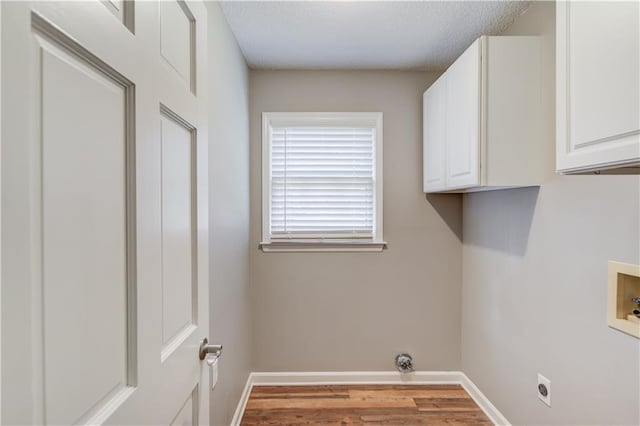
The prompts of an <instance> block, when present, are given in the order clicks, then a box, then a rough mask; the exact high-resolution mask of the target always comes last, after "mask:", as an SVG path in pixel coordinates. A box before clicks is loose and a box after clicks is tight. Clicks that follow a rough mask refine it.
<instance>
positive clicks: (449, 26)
mask: <svg viewBox="0 0 640 426" xmlns="http://www.w3.org/2000/svg"><path fill="white" fill-rule="evenodd" d="M221 6H222V10H223V11H224V14H225V16H226V18H227V21H228V22H229V25H230V26H231V29H232V31H233V33H234V34H235V36H236V39H237V40H238V43H239V45H240V48H241V49H242V51H243V53H244V55H245V57H246V59H247V62H248V63H249V66H251V67H252V68H276V69H280V68H285V69H363V68H368V69H427V70H442V69H445V68H446V67H447V66H449V65H450V64H451V63H452V62H453V60H454V59H455V58H456V57H458V56H459V55H460V53H462V52H463V51H464V49H465V48H466V47H467V46H469V45H470V44H471V42H473V40H475V39H476V38H477V37H478V36H480V35H482V34H488V35H491V34H498V33H500V32H501V31H502V30H503V29H504V28H506V27H507V26H508V25H509V24H510V23H511V22H513V20H514V19H515V18H516V17H517V16H518V15H520V14H521V13H523V12H524V11H525V10H526V9H527V7H528V6H529V2H525V1H413V2H407V1H391V0H389V1H303V0H301V1H222V2H221Z"/></svg>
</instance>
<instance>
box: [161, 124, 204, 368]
mask: <svg viewBox="0 0 640 426" xmlns="http://www.w3.org/2000/svg"><path fill="white" fill-rule="evenodd" d="M168 114H169V112H165V113H164V114H162V115H161V118H160V128H161V131H160V139H161V144H162V341H163V344H164V348H163V356H162V359H163V360H164V359H166V357H167V356H169V354H170V351H171V348H172V347H174V346H175V343H176V341H178V340H180V339H182V340H184V338H186V337H187V336H188V335H189V334H191V333H192V332H193V328H194V327H193V325H194V324H195V323H196V321H197V313H196V308H197V305H196V304H195V303H194V301H197V291H198V289H197V286H196V285H194V284H197V281H196V280H195V273H196V269H197V265H196V253H195V251H196V244H195V237H196V223H195V221H194V219H195V210H194V202H195V196H196V188H195V175H194V172H195V170H194V161H193V159H194V152H193V147H192V146H193V144H194V143H195V129H193V128H191V127H190V126H188V125H186V124H184V121H182V122H180V121H178V120H179V119H178V118H177V117H176V118H171V116H169V115H168ZM174 117H175V116H174Z"/></svg>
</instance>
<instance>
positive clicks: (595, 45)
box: [556, 1, 640, 173]
mask: <svg viewBox="0 0 640 426" xmlns="http://www.w3.org/2000/svg"><path fill="white" fill-rule="evenodd" d="M639 28H640V3H638V2H636V1H631V2H606V1H603V2H568V1H567V2H564V1H559V2H557V3H556V55H557V56H556V70H557V74H556V91H557V98H556V101H557V104H556V107H557V111H556V113H557V124H556V126H557V127H556V131H557V135H556V136H557V137H556V142H557V150H556V153H557V164H556V167H557V170H558V171H559V172H561V173H572V172H587V171H596V170H606V169H613V168H618V167H629V166H639V165H640V69H639V68H640V32H639V31H640V30H639Z"/></svg>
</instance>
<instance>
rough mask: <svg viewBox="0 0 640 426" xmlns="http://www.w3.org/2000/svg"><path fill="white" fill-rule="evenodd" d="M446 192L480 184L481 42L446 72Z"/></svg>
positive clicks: (467, 51)
mask: <svg viewBox="0 0 640 426" xmlns="http://www.w3.org/2000/svg"><path fill="white" fill-rule="evenodd" d="M446 86H447V89H446V91H447V96H446V100H447V101H446V104H447V108H446V122H447V128H446V133H447V188H448V189H454V188H468V187H473V186H477V185H479V184H480V156H479V153H480V127H479V123H480V40H478V41H476V42H475V43H474V44H472V45H471V47H469V48H468V49H467V50H466V51H465V52H464V53H463V54H462V55H461V56H460V57H459V58H458V59H457V60H456V61H455V62H454V63H453V65H451V67H450V68H449V69H448V70H447V83H446Z"/></svg>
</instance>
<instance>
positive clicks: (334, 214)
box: [269, 125, 376, 240]
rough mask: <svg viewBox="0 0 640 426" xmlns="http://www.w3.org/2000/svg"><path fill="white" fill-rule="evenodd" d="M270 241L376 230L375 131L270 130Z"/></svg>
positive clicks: (370, 235) (368, 233)
mask: <svg viewBox="0 0 640 426" xmlns="http://www.w3.org/2000/svg"><path fill="white" fill-rule="evenodd" d="M270 132H271V134H270V139H271V144H270V149H271V152H270V161H271V164H270V166H271V167H270V170H271V172H270V174H271V175H270V177H269V178H270V185H271V191H270V237H271V239H272V240H277V239H318V238H320V239H325V238H326V239H343V238H344V239H354V238H368V239H371V238H373V237H374V233H375V230H376V223H375V222H376V199H375V198H376V127H375V126H362V127H361V126H300V125H296V126H273V127H271V128H270Z"/></svg>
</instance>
